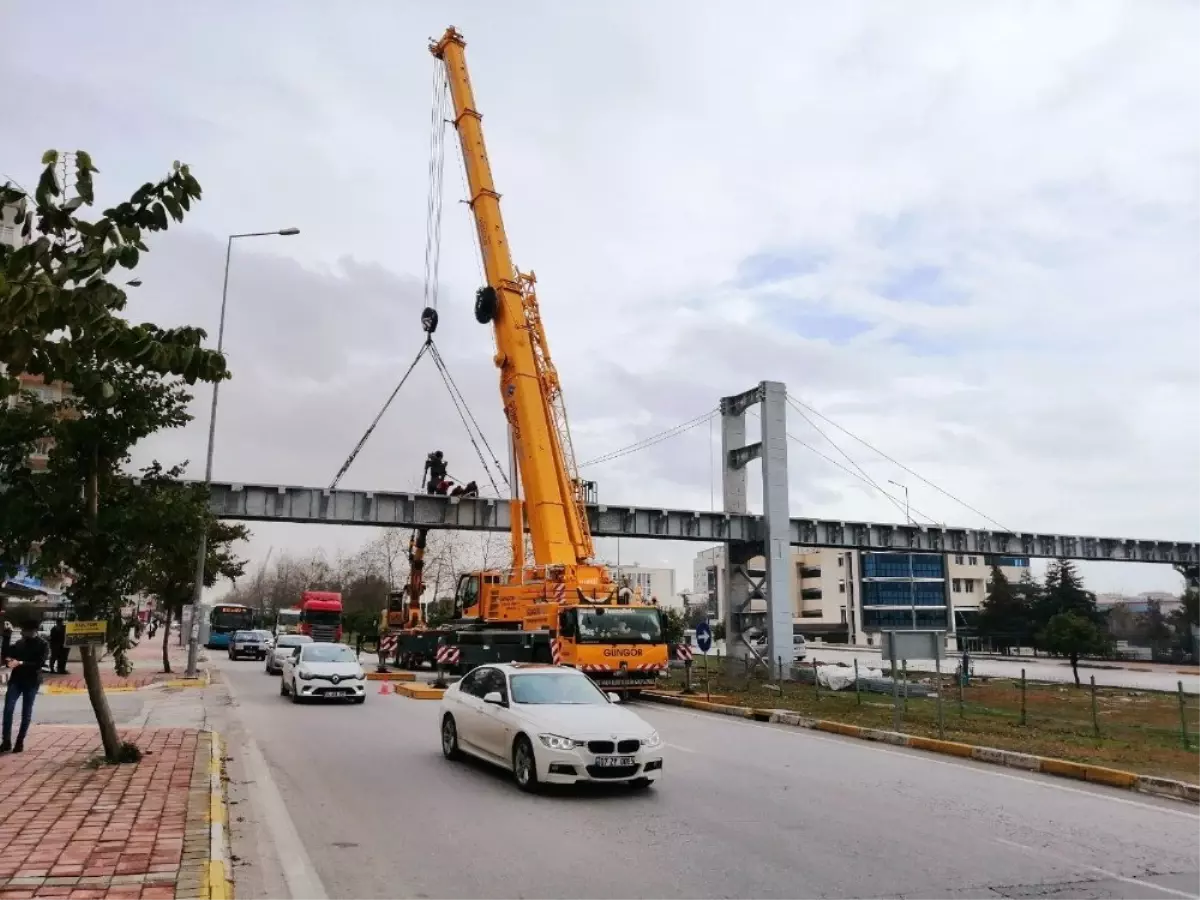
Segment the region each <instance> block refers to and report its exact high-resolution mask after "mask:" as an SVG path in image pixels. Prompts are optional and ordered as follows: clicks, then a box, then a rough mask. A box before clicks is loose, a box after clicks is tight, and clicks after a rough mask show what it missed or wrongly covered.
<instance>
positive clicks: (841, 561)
mask: <svg viewBox="0 0 1200 900" xmlns="http://www.w3.org/2000/svg"><path fill="white" fill-rule="evenodd" d="M845 564H846V557H844V556H842V555H841V554H840V553H839V554H838V568H839V569H840V568H841V567H842V566H844V565H845Z"/></svg>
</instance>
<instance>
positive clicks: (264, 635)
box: [254, 631, 271, 641]
mask: <svg viewBox="0 0 1200 900" xmlns="http://www.w3.org/2000/svg"><path fill="white" fill-rule="evenodd" d="M254 633H255V634H257V635H258V639H259V640H260V641H269V640H270V639H271V632H269V631H255V632H254Z"/></svg>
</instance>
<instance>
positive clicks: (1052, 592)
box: [1033, 559, 1104, 630]
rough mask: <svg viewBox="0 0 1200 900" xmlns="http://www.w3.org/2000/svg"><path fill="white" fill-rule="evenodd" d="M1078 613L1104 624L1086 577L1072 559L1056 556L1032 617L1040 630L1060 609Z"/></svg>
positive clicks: (1047, 570)
mask: <svg viewBox="0 0 1200 900" xmlns="http://www.w3.org/2000/svg"><path fill="white" fill-rule="evenodd" d="M1065 612H1069V613H1075V614H1076V615H1078V616H1082V617H1083V618H1085V619H1087V620H1088V621H1089V622H1092V623H1093V624H1095V625H1097V626H1100V627H1103V625H1104V614H1103V613H1101V612H1100V609H1099V607H1097V606H1096V595H1095V594H1093V593H1092V592H1091V591H1089V590H1087V589H1085V588H1084V586H1083V579H1082V578H1080V577H1079V573H1078V572H1077V571H1076V569H1075V564H1074V563H1073V562H1071V560H1069V559H1057V560H1055V561H1054V562H1052V563H1050V565H1049V566H1047V567H1046V579H1045V584H1044V586H1043V588H1042V590H1041V593H1040V595H1039V596H1038V598H1037V599H1036V600H1035V601H1034V605H1033V618H1034V621H1035V623H1036V624H1037V627H1038V629H1039V630H1041V629H1043V628H1045V627H1046V625H1048V624H1049V622H1050V620H1051V619H1052V618H1054V616H1056V615H1058V614H1059V613H1065Z"/></svg>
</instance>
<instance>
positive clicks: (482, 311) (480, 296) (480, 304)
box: [475, 285, 498, 325]
mask: <svg viewBox="0 0 1200 900" xmlns="http://www.w3.org/2000/svg"><path fill="white" fill-rule="evenodd" d="M497 305H498V300H497V298H496V289H495V288H494V287H492V286H491V285H487V286H485V287H481V288H480V289H479V290H477V291H476V292H475V321H476V322H478V323H479V324H480V325H487V324H488V323H490V322H491V321H492V320H493V319H495V318H496V307H497Z"/></svg>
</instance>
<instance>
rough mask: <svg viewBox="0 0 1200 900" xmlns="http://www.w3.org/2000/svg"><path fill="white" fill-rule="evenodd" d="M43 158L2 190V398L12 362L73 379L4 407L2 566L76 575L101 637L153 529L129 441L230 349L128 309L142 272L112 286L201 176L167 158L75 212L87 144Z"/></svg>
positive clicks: (84, 194) (89, 183) (105, 709)
mask: <svg viewBox="0 0 1200 900" xmlns="http://www.w3.org/2000/svg"><path fill="white" fill-rule="evenodd" d="M60 161H61V163H62V167H61V175H60V166H59V164H60ZM42 163H43V166H44V168H43V171H42V174H41V177H40V178H39V179H38V184H37V188H36V190H35V191H34V193H33V195H32V196H30V195H29V194H28V193H26V192H25V191H24V190H23V189H22V188H20V187H17V186H16V185H13V184H11V183H5V184H4V185H3V186H2V187H0V206H11V207H13V208H16V209H17V210H18V214H17V217H16V225H17V227H18V228H19V229H20V233H21V234H22V236H23V237H24V238H25V239H27V240H28V243H26V244H24V245H23V246H20V247H18V248H16V249H13V248H10V247H8V246H6V245H3V244H0V363H4V364H5V366H6V368H7V372H6V374H5V375H4V376H0V405H5V406H7V405H8V404H7V403H6V401H8V400H9V399H10V398H12V397H13V396H14V395H15V394H17V393H18V389H19V381H18V379H17V377H16V376H17V375H19V374H22V373H27V374H32V375H39V376H42V378H43V379H44V380H45V381H46V382H56V381H62V382H66V383H69V384H70V385H71V388H72V394H73V397H72V399H70V400H69V401H66V402H64V403H60V404H46V403H42V402H40V401H39V400H37V399H35V398H33V397H31V396H28V395H26V396H24V397H22V398H20V399H21V402H19V403H17V404H16V405H15V406H9V408H7V409H5V411H4V415H3V416H0V489H2V490H3V492H4V502H3V503H0V570H2V571H0V574H7V573H8V572H9V571H11V570H12V569H14V568H15V567H16V565H17V564H18V563H19V562H20V560H21V559H22V558H23V557H25V556H26V555H27V554H28V553H29V552H30V548H33V547H38V548H39V550H38V556H37V558H36V560H35V561H34V564H33V569H34V570H35V571H36V572H39V573H40V574H44V575H45V574H61V573H69V574H70V575H71V576H72V578H73V581H72V583H71V585H70V587H69V588H68V589H67V595H68V597H69V599H70V600H71V601H72V603H73V605H74V607H75V612H76V615H77V616H78V617H79V618H88V619H103V620H108V621H109V622H110V623H114V622H115V623H116V625H115V627H112V628H110V631H109V634H110V637H111V636H113V635H114V634H116V635H119V636H123V635H127V634H128V628H127V627H122V626H123V623H120V621H119V620H120V615H121V613H120V610H121V607H122V605H123V599H124V596H125V595H126V594H128V593H132V591H131V587H132V585H133V582H134V571H135V569H136V567H137V563H138V560H137V559H134V558H132V555H133V554H135V553H136V552H137V551H138V548H140V547H143V546H145V545H146V544H145V533H146V531H147V530H152V529H153V528H154V523H153V522H142V521H137V519H136V516H135V515H133V514H132V511H131V509H130V508H129V507H128V506H127V505H124V504H122V503H121V502H120V496H121V494H120V492H119V485H120V484H121V483H123V482H125V481H126V480H127V473H126V472H125V471H124V467H125V466H126V465H127V463H128V460H129V453H130V449H131V448H132V447H133V446H134V445H135V444H136V443H137V442H138V441H139V440H141V439H142V438H145V437H147V436H149V435H151V434H154V433H155V432H157V431H159V430H161V429H163V428H171V427H177V426H180V425H182V424H184V422H186V421H187V419H188V416H187V412H186V398H187V394H186V392H185V391H184V389H183V387H182V385H183V384H194V383H195V382H196V381H206V382H214V381H218V380H221V379H223V378H226V377H228V373H227V370H226V367H225V360H224V358H223V357H222V356H221V355H220V354H218V353H214V352H212V351H209V350H205V349H204V348H203V347H202V346H201V343H202V341H203V339H204V337H205V334H204V332H203V331H202V330H201V329H199V328H191V327H179V328H162V327H159V326H157V325H154V324H151V323H142V324H139V325H134V324H132V323H130V322H129V321H128V320H126V319H125V318H124V317H123V316H122V315H121V313H122V311H123V310H124V309H125V306H126V301H127V295H126V288H128V287H132V286H136V284H137V282H136V280H130V281H125V282H124V284H120V283H118V278H117V276H118V272H119V271H120V270H127V271H128V270H133V269H134V268H136V266H137V265H138V262H139V260H140V258H141V254H143V253H145V252H147V251H148V247H147V246H146V243H145V240H144V239H145V237H146V236H147V235H148V233H151V232H159V231H165V230H166V229H167V228H168V227H169V223H170V220H174V221H176V222H179V221H182V220H183V217H184V214H185V212H186V211H188V210H189V209H190V208H191V204H192V203H193V202H194V201H196V200H199V198H200V185H199V183H198V182H197V181H196V179H195V177H194V176H192V174H191V173H190V171H189V170H188V167H187V166H183V165H180V164H178V163H176V164H175V165H174V166H173V168H172V170H171V172H170V173H169V174H168V175H167V176H166V177H164V178H163V179H161V180H160V181H158V182H147V183H146V184H143V185H142V186H141V187H139V188H138V189H137V190H136V191H134V193H133V195H132V196H131V197H130V199H129V200H127V201H124V202H122V203H119V204H117V205H116V206H113V207H111V208H109V209H106V210H104V212H103V214H102V215H101V216H100V217H99V218H94V219H87V218H84V217H83V216H81V215H80V212H81V210H83V209H85V208H88V207H91V206H92V204H93V202H94V183H93V177H94V175H95V174H97V172H98V170H97V169H96V167H95V166H94V165H93V164H92V160H91V157H90V156H89V155H88V154H87V153H85V152H83V151H77V152H76V153H74V154H72V155H71V156H70V158H67V157H63V158H62V159H61V160H60V155H59V153H58V152H57V151H53V150H52V151H48V152H47V153H46V154H45V155H44V156H43V157H42ZM68 178H70V179H71V180H73V184H72V185H71V187H70V188H66V187H65V186H64V182H66V181H67V180H68ZM50 441H52V442H53V443H54V447H53V450H52V452H51V453H50V456H49V461H48V464H47V467H46V469H45V471H42V472H32V471H31V470H30V468H29V466H28V465H27V463H26V456H27V454H28V453H29V451H30V450H31V449H32V448H33V447H34V446H36V445H39V444H41V445H43V446H44V445H45V444H46V443H47V442H50ZM110 498H111V499H112V500H113V501H114V502H110ZM113 640H114V642H115V643H116V644H117V646H116V647H115V648H114V649H115V651H116V652H115V653H114V656H115V657H116V664H117V667H118V671H120V670H121V669H122V668H125V667H127V666H128V660H127V659H125V658H124V654H123V652H121V651H122V649H123V648H122V642H123V641H125V640H126V639H125V638H124V637H115V638H113ZM80 656H81V659H82V664H83V676H84V680H85V682H86V684H87V689H88V698H89V700H90V702H91V705H92V709H93V711H94V712H95V714H96V720H97V723H98V725H99V728H100V736H101V740H102V743H103V746H104V752H105V755H106V757H107V758H108V759H109V760H110V761H114V762H116V761H120V760H122V759H125V758H129V757H130V756H131V755H132V754H133V753H136V749H134V750H132V751H131V750H130V748H125V747H123V746H122V744H121V742H120V739H119V737H118V735H117V730H116V725H115V722H114V721H113V717H112V712H111V710H110V708H109V705H108V700H107V698H106V697H105V694H104V688H103V685H102V683H101V676H100V668H99V657H98V654H97V652H96V651H95V650H94V649H93V648H91V647H84V648H82V649H81V653H80Z"/></svg>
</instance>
